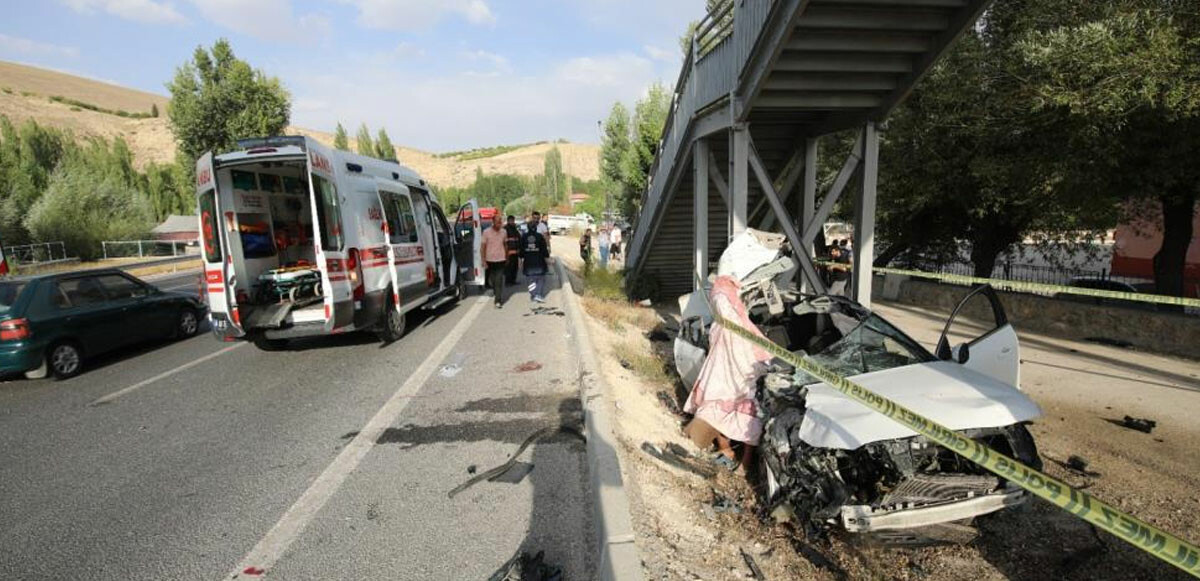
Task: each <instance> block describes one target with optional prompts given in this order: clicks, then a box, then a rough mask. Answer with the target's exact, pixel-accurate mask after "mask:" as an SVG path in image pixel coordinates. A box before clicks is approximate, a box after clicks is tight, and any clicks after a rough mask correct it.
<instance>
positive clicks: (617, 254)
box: [608, 224, 621, 260]
mask: <svg viewBox="0 0 1200 581" xmlns="http://www.w3.org/2000/svg"><path fill="white" fill-rule="evenodd" d="M608 241H609V243H611V244H612V246H611V247H610V248H609V251H608V252H609V255H610V256H611V258H612V259H613V260H619V259H620V258H621V227H620V226H617V225H616V224H613V226H612V231H611V232H609V233H608Z"/></svg>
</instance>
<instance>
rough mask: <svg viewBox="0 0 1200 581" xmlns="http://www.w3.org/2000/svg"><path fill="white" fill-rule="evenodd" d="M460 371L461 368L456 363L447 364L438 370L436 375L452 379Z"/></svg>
mask: <svg viewBox="0 0 1200 581" xmlns="http://www.w3.org/2000/svg"><path fill="white" fill-rule="evenodd" d="M459 371H462V366H461V365H459V364H457V363H448V364H446V365H443V366H442V367H441V368H440V369H438V375H440V376H442V377H454V376H455V375H458V372H459Z"/></svg>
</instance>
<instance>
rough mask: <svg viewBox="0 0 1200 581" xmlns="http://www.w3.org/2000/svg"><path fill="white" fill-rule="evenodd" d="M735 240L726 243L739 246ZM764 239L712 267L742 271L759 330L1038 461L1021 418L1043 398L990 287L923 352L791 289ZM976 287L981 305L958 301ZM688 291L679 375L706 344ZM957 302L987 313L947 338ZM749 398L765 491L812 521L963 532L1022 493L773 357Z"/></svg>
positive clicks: (850, 527) (689, 374)
mask: <svg viewBox="0 0 1200 581" xmlns="http://www.w3.org/2000/svg"><path fill="white" fill-rule="evenodd" d="M753 234H754V233H753V231H752V232H751V233H749V234H743V235H742V236H748V235H753ZM768 236H769V235H768ZM739 242H740V241H738V240H737V239H735V240H734V241H733V242H731V243H730V249H731V250H732V249H735V248H738V247H741V248H745V245H743V244H740V243H739ZM772 250H776V251H777V250H778V247H776V248H775V249H772V248H770V247H769V245H763V244H759V245H758V248H752V249H750V250H749V251H746V252H744V253H743V255H742V256H741V257H739V258H740V260H732V261H730V260H727V255H728V254H729V253H730V250H727V251H726V254H725V255H723V256H722V258H721V272H722V274H726V275H728V276H731V277H733V278H734V279H735V280H738V281H740V283H741V287H740V291H739V295H740V299H741V301H742V302H743V303H744V305H745V307H746V308H747V312H748V314H749V317H750V320H751V321H753V323H754V324H755V325H756V326H757V327H758V329H759V330H760V331H762V333H763V334H764V335H765V336H766V337H767V338H768V339H770V340H772V341H774V342H775V343H778V344H780V345H783V346H784V347H786V348H787V349H788V350H789V351H792V352H794V353H797V354H801V355H802V356H805V357H807V358H810V359H811V360H813V361H815V362H817V363H820V364H821V365H823V366H825V367H827V368H829V369H831V370H832V371H834V372H836V373H838V374H840V375H842V376H844V377H846V378H848V379H850V380H851V381H854V382H855V383H858V384H860V385H862V386H864V387H866V388H868V389H870V390H871V391H873V392H875V393H877V394H880V395H882V396H884V397H887V398H889V399H892V400H893V401H896V402H897V403H899V404H901V405H904V406H906V407H908V408H909V409H912V410H914V411H916V412H917V413H919V414H922V415H924V416H925V417H928V418H930V419H932V420H934V421H936V422H939V423H941V424H942V425H945V426H947V427H949V428H950V429H953V430H956V431H959V433H961V434H963V435H965V436H967V437H969V438H972V439H975V440H978V441H980V442H982V443H984V444H985V445H987V446H989V447H991V448H992V449H994V450H997V451H999V452H1001V453H1004V454H1007V455H1009V456H1011V457H1013V458H1016V459H1017V460H1019V461H1021V462H1024V463H1026V464H1028V465H1030V466H1032V467H1035V468H1040V466H1041V460H1040V458H1039V456H1038V452H1037V448H1036V446H1035V445H1034V441H1033V438H1032V436H1031V435H1030V434H1029V431H1028V430H1027V428H1026V423H1027V422H1029V421H1031V420H1033V419H1035V418H1037V417H1040V416H1041V410H1040V408H1039V407H1038V405H1037V404H1036V403H1034V402H1033V400H1032V399H1030V398H1029V397H1028V396H1027V395H1026V394H1025V393H1023V392H1022V391H1021V389H1020V368H1019V365H1020V351H1019V345H1018V342H1017V334H1016V332H1015V331H1014V330H1013V327H1012V325H1011V324H1009V322H1008V320H1007V317H1006V315H1005V312H1004V308H1003V306H1002V305H1001V303H1000V300H999V298H998V296H997V295H996V293H995V291H993V290H992V289H991V287H988V286H980V287H976V288H975V289H972V290H971V291H970V292H969V293H968V294H967V296H966V298H964V299H963V302H962V303H960V304H959V305H958V307H957V308H955V310H954V312H953V313H952V314H951V315H950V319H949V321H948V322H947V323H946V327H945V329H944V330H943V332H942V336H941V338H940V340H939V341H938V343H937V347H936V349H935V350H934V352H933V353H930V352H929V351H927V350H926V349H925V348H924V347H922V346H921V345H920V344H919V343H917V342H916V341H915V340H913V339H912V338H910V337H909V336H908V335H906V334H904V333H903V332H902V331H901V330H900V329H899V328H897V327H896V326H895V325H893V324H891V323H890V322H888V321H887V320H885V319H884V318H883V317H881V316H879V315H878V314H877V313H873V312H871V311H870V310H868V309H867V308H865V307H863V306H862V305H860V304H858V303H856V302H854V301H852V300H850V299H847V298H844V297H840V296H833V295H814V294H804V293H801V292H799V291H798V290H796V289H795V288H794V287H791V286H790V284H788V283H789V281H790V280H791V277H792V275H793V273H794V272H795V270H796V269H795V263H794V259H792V258H791V257H790V256H788V255H786V253H783V252H772ZM977 297H982V298H983V299H986V304H984V305H979V304H977V303H975V302H971V303H968V301H969V300H970V299H974V298H977ZM698 299H702V297H697V296H696V294H695V293H693V295H689V297H688V302H687V304H686V306H685V307H683V312H684V317H685V319H684V322H683V325H682V326H681V329H680V333H679V337H678V338H677V339H676V344H675V354H676V365H677V366H678V368H679V372H680V375H681V377H683V378H684V381H685V382H688V381H691V382H692V383H688V385H692V384H693V383H694V382H695V381H696V378H697V376H698V374H699V368H700V365H701V364H702V362H703V360H704V358H705V357H706V356H707V351H708V348H709V347H708V345H709V337H708V333H709V325H710V324H711V313H710V312H709V311H708V308H707V304H706V303H705V302H704V301H703V300H698ZM964 305H970V307H971V308H969V309H968V308H967V307H965V306H964ZM968 310H969V311H970V312H971V314H972V316H973V317H976V318H978V317H979V316H985V317H986V316H990V317H991V318H992V323H991V325H990V326H989V329H988V330H987V331H986V332H985V333H983V334H981V335H978V336H977V337H976V338H974V339H972V340H970V341H968V342H964V343H960V344H958V345H957V346H955V347H951V337H953V336H955V334H954V333H952V331H957V330H958V329H955V328H954V326H953V323H954V321H955V320H956V319H957V318H958V317H959V316H960V315H961V314H962V313H963V312H964V311H968ZM958 335H961V333H958ZM689 378H690V379H689ZM697 389H700V386H697ZM755 400H756V404H757V406H758V417H761V418H764V419H763V426H762V436H761V441H760V443H759V448H758V458H759V466H760V468H761V471H762V473H763V474H764V475H765V476H764V477H765V480H766V482H767V491H766V499H765V503H766V504H767V505H768V506H771V507H774V508H776V509H778V510H781V511H783V512H784V513H786V514H789V515H791V516H794V517H796V518H797V519H798V520H799V521H800V522H802V523H804V524H805V525H806V526H808V527H809V528H810V530H812V529H818V530H819V529H826V528H831V527H840V528H843V529H844V530H846V531H849V532H854V533H869V534H871V535H872V536H873V537H874V538H875V539H876V540H879V541H883V542H891V543H900V544H910V543H926V542H943V541H953V542H965V541H968V540H970V539H971V538H973V536H974V534H975V529H974V528H973V527H970V526H968V525H969V524H970V523H971V519H973V518H974V517H977V516H980V515H984V514H988V513H991V512H995V511H998V510H1001V509H1004V508H1006V507H1010V506H1014V505H1017V504H1020V503H1023V502H1024V501H1025V500H1026V498H1027V493H1026V492H1024V491H1023V490H1022V489H1020V488H1018V487H1017V486H1015V485H1013V484H1011V483H1008V482H1006V481H1005V480H1003V479H1001V478H999V477H997V476H996V475H994V474H992V473H990V472H988V471H987V470H985V469H983V468H981V467H979V466H978V465H976V464H974V463H972V462H969V461H967V460H965V459H963V458H961V457H959V456H958V455H956V454H954V453H952V452H950V451H949V450H946V449H945V448H942V447H941V446H940V445H938V444H936V443H934V442H932V441H930V440H928V439H927V438H925V437H924V436H920V435H917V434H916V433H915V432H913V431H911V430H910V429H908V428H907V427H905V426H904V425H902V424H900V423H898V422H895V421H894V420H891V419H889V418H887V417H885V416H883V415H881V414H878V413H876V412H874V411H872V410H870V409H868V408H866V407H865V406H863V405H861V404H859V403H857V402H855V401H853V400H851V399H849V398H848V397H846V396H844V395H842V394H841V393H840V392H838V391H836V390H835V389H833V388H832V387H830V386H829V385H827V384H825V383H823V382H821V381H819V380H817V379H816V378H813V377H811V376H809V375H807V374H805V373H803V372H800V373H797V372H796V370H795V369H794V368H792V367H791V366H790V365H786V364H783V363H781V362H779V361H777V360H775V361H773V362H772V363H771V364H770V366H769V368H767V369H766V370H765V373H764V374H763V375H762V376H761V378H760V379H759V380H758V387H757V392H756V395H755Z"/></svg>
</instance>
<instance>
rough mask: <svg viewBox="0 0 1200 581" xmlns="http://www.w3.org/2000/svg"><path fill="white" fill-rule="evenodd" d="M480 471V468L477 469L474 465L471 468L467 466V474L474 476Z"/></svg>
mask: <svg viewBox="0 0 1200 581" xmlns="http://www.w3.org/2000/svg"><path fill="white" fill-rule="evenodd" d="M478 469H479V468H478V467H476V466H475V465H474V464H472V465H470V466H467V474H474V473H475V471H476V470H478Z"/></svg>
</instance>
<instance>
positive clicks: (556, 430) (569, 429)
mask: <svg viewBox="0 0 1200 581" xmlns="http://www.w3.org/2000/svg"><path fill="white" fill-rule="evenodd" d="M555 434H567V435H570V436H575V437H576V438H579V441H581V442H587V438H585V437H584V436H583V434H582V433H581V432H580V431H579V429H578V428H575V427H573V426H567V425H559V426H550V427H546V428H542V429H540V430H538V431H536V432H534V433H532V434H530V435H529V437H528V438H525V441H524V442H521V446H520V447H519V448H517V452H516V453H515V454H513V455H512V457H510V458H509V459H508V461H507V462H505V463H503V464H501V465H499V466H497V467H495V468H492V469H491V470H488V471H486V472H482V473H480V474H476V475H475V476H473V477H472V478H471V479H470V480H467V481H466V482H464V483H462V484H459V485H458V486H456V487H454V490H451V491H450V492H448V493H446V496H448V497H450V498H454V496H455V495H456V494H458V493H460V492H462V491H464V490H466V489H468V488H470V487H472V486H475V485H476V484H479V483H480V482H483V481H484V480H487V481H490V482H496V481H497V479H498V478H499V477H500V476H501V475H503V474H504V473H505V472H508V470H509V469H510V468H512V467H513V466H515V465H517V463H518V462H517V459H518V458H520V457H521V454H522V453H524V452H525V449H526V448H528V447H529V446H530V445H531V444H533V443H534V442H536V441H538V440H541V439H542V438H547V437H550V436H553V435H555ZM522 464H523V463H522ZM528 466H529V470H533V465H532V464H529V465H528ZM529 470H526V471H525V474H529ZM521 477H522V478H524V474H522V475H521ZM519 481H520V480H519V479H518V482H519Z"/></svg>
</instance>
